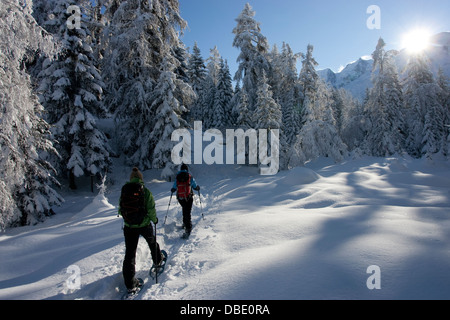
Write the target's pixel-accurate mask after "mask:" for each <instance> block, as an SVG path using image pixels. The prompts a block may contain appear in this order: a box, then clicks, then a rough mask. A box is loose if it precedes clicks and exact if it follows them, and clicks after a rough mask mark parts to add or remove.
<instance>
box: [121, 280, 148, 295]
mask: <svg viewBox="0 0 450 320" xmlns="http://www.w3.org/2000/svg"><path fill="white" fill-rule="evenodd" d="M137 281H138V284H137V285H136V287H134V288H133V289H127V292H125V294H124V295H123V296H122V300H133V299H134V298H135V297H136V296H137V295H138V294H139V292H141V290H142V287H143V286H144V280H142V279H141V278H138V279H137Z"/></svg>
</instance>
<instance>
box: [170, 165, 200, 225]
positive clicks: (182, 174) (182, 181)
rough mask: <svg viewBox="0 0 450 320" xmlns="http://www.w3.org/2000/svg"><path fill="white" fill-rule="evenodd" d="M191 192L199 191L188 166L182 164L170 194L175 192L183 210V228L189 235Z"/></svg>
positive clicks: (192, 198)
mask: <svg viewBox="0 0 450 320" xmlns="http://www.w3.org/2000/svg"><path fill="white" fill-rule="evenodd" d="M186 186H188V187H186ZM192 190H196V191H199V190H200V187H199V186H198V185H197V182H196V181H195V179H194V177H193V176H192V175H191V174H190V173H189V168H188V166H187V165H186V164H182V165H181V167H180V171H179V172H178V173H177V178H176V179H175V182H174V183H173V187H172V190H171V191H172V193H174V192H175V191H176V192H177V199H178V202H179V203H180V205H181V207H182V208H183V226H184V229H185V230H186V233H190V232H191V230H192V221H191V211H192V204H193V202H194V197H193V195H194V194H193V191H192Z"/></svg>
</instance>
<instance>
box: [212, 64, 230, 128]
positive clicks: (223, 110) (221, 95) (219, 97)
mask: <svg viewBox="0 0 450 320" xmlns="http://www.w3.org/2000/svg"><path fill="white" fill-rule="evenodd" d="M232 98H233V86H232V84H231V75H230V69H229V68H228V64H227V62H226V61H224V60H223V59H221V61H220V70H219V74H218V76H217V86H216V93H215V96H214V106H213V114H214V116H213V118H212V120H213V127H214V128H224V127H229V126H231V124H232V123H233V120H232V119H231V116H232V115H231V105H230V102H231V99H232Z"/></svg>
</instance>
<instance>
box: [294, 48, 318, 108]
mask: <svg viewBox="0 0 450 320" xmlns="http://www.w3.org/2000/svg"><path fill="white" fill-rule="evenodd" d="M313 51H314V46H313V45H311V44H308V47H307V49H306V55H303V54H302V55H301V56H302V69H301V70H300V75H299V81H300V85H301V86H302V90H303V92H302V93H303V97H304V98H305V99H306V98H307V99H308V100H309V101H311V100H312V97H313V96H314V94H315V93H316V90H317V81H318V80H319V75H318V74H317V72H316V67H317V66H318V63H317V61H316V60H315V59H314V57H313V55H312V53H313Z"/></svg>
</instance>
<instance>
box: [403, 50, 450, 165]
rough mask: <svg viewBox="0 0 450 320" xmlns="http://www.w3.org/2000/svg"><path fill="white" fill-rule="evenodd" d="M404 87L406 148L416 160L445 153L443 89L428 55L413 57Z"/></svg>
mask: <svg viewBox="0 0 450 320" xmlns="http://www.w3.org/2000/svg"><path fill="white" fill-rule="evenodd" d="M406 74H407V78H406V81H405V85H404V95H405V107H406V114H407V117H406V119H407V125H408V136H407V139H406V146H407V148H408V152H409V153H410V154H411V155H412V156H414V157H418V158H420V157H422V156H426V157H427V158H428V159H431V158H432V157H433V155H435V154H437V153H443V152H444V151H445V149H444V147H443V146H444V144H445V140H446V139H447V136H446V128H445V123H444V121H445V116H444V115H445V110H444V107H443V106H442V104H441V102H440V101H439V96H440V93H441V90H442V89H441V88H440V87H439V85H438V84H437V83H436V82H435V80H434V78H433V74H432V72H431V71H430V66H429V62H428V59H427V58H426V56H425V53H419V54H415V55H412V56H411V57H410V60H409V62H408V64H407V66H406Z"/></svg>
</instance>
